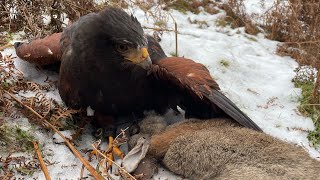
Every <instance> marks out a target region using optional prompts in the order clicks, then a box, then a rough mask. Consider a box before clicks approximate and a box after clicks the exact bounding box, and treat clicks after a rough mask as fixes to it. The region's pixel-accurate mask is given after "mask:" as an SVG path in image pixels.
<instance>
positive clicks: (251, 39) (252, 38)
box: [244, 35, 258, 42]
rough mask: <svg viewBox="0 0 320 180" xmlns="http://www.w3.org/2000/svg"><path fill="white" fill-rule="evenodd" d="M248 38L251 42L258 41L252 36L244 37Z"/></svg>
mask: <svg viewBox="0 0 320 180" xmlns="http://www.w3.org/2000/svg"><path fill="white" fill-rule="evenodd" d="M244 36H245V37H246V38H248V39H249V40H250V41H254V42H257V41H258V40H257V39H256V38H254V37H250V36H247V35H244Z"/></svg>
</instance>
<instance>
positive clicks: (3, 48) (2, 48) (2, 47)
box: [0, 43, 13, 51]
mask: <svg viewBox="0 0 320 180" xmlns="http://www.w3.org/2000/svg"><path fill="white" fill-rule="evenodd" d="M12 46H13V45H12V44H11V43H9V44H6V45H4V46H1V47H0V51H2V50H5V49H7V48H8V47H12Z"/></svg>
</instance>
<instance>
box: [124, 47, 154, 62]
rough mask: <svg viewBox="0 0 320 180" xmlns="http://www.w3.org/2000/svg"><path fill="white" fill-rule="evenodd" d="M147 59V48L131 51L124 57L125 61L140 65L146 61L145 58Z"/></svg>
mask: <svg viewBox="0 0 320 180" xmlns="http://www.w3.org/2000/svg"><path fill="white" fill-rule="evenodd" d="M148 57H149V53H148V49H147V48H145V47H144V48H141V49H140V50H138V51H136V50H134V51H132V52H131V53H129V54H128V55H127V57H126V59H128V60H129V61H131V62H133V63H136V64H138V63H141V62H143V61H145V60H147V58H148Z"/></svg>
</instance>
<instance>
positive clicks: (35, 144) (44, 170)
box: [32, 141, 51, 180]
mask: <svg viewBox="0 0 320 180" xmlns="http://www.w3.org/2000/svg"><path fill="white" fill-rule="evenodd" d="M32 143H33V147H34V149H35V150H36V152H37V156H38V160H39V162H40V166H41V169H42V171H43V174H44V177H46V180H51V178H50V176H49V173H48V169H47V167H46V165H45V164H44V161H43V159H42V156H41V152H40V150H39V146H38V142H37V141H32Z"/></svg>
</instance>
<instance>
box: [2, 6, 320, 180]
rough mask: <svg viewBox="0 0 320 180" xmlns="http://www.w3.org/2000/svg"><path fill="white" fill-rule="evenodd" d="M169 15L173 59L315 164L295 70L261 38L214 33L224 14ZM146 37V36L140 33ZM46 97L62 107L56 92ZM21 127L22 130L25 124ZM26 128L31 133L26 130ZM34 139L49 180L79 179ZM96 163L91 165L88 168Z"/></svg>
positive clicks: (55, 151)
mask: <svg viewBox="0 0 320 180" xmlns="http://www.w3.org/2000/svg"><path fill="white" fill-rule="evenodd" d="M246 2H247V3H246V7H247V9H248V11H250V12H252V13H261V12H263V9H260V10H259V9H258V8H257V7H258V6H259V4H258V3H259V0H247V1H246ZM269 6H270V4H269V3H267V4H265V8H264V9H267V7H269ZM129 11H130V12H133V13H134V15H135V16H136V17H137V18H138V20H139V21H140V22H141V24H142V25H145V26H148V27H152V24H153V22H152V21H153V20H152V19H150V17H149V18H148V19H146V18H145V13H144V12H143V11H142V10H140V9H138V8H133V9H130V10H129ZM169 13H171V15H172V17H174V19H175V21H176V22H177V23H178V31H179V34H178V43H179V49H178V52H179V56H184V57H186V58H190V59H193V60H195V61H197V62H199V63H203V64H204V65H205V66H206V67H207V68H208V69H209V70H210V73H211V75H212V76H213V77H214V78H215V80H216V81H217V82H218V84H219V85H220V88H221V90H222V91H223V92H224V93H225V95H226V96H227V97H229V98H230V99H231V100H232V101H233V102H234V103H235V104H236V105H237V106H238V107H239V108H240V109H241V110H242V111H244V112H245V113H246V114H247V115H248V116H249V117H250V118H251V119H252V120H253V121H255V122H256V123H257V124H258V125H259V126H260V127H261V128H262V129H263V131H264V132H265V133H267V134H270V135H271V136H274V137H277V138H279V139H282V140H284V141H287V142H291V143H294V144H298V145H300V146H302V147H304V149H305V150H306V151H307V152H309V154H310V156H311V157H313V158H316V159H318V160H320V151H319V150H316V149H315V148H314V147H311V145H310V143H309V142H308V139H307V132H306V131H309V130H313V129H314V125H313V123H312V120H311V119H310V118H307V117H303V116H302V115H300V114H299V113H298V109H297V107H298V105H299V102H298V98H299V97H300V96H301V90H300V89H298V88H295V87H294V85H293V83H292V82H291V79H292V78H293V77H294V75H295V73H294V69H295V68H296V67H297V66H298V64H297V63H296V62H295V60H294V59H292V58H290V57H280V56H278V55H276V53H275V52H276V48H277V44H278V42H276V41H271V40H268V39H265V38H264V35H263V34H258V35H257V36H252V35H249V34H246V33H245V32H244V29H243V28H238V29H231V28H229V27H225V28H222V27H217V26H216V20H217V19H218V18H219V17H221V16H223V15H224V13H220V14H216V15H209V14H207V13H204V12H202V13H200V14H198V15H195V14H192V13H187V14H182V13H180V12H178V11H175V10H171V11H170V12H169ZM188 18H189V19H190V20H191V21H193V20H198V21H206V22H207V24H208V27H206V28H203V27H202V28H199V25H198V24H191V23H190V21H189V20H188ZM173 27H174V25H173V21H172V20H170V21H169V22H168V28H169V29H173ZM146 32H147V33H151V32H152V31H150V30H146ZM161 39H162V41H161V42H160V44H161V46H162V47H163V49H164V51H165V52H166V54H167V55H169V56H170V54H172V53H173V52H175V34H174V33H173V32H165V33H164V34H163V36H162V38H161ZM3 54H7V55H8V54H13V55H14V56H16V55H15V52H14V49H13V48H11V49H7V50H5V51H4V53H3ZM221 62H227V63H221ZM15 65H16V66H17V67H18V69H20V70H21V71H22V72H23V73H24V76H25V77H26V78H27V79H29V80H31V81H35V82H39V83H43V81H44V80H45V79H46V77H47V76H48V77H49V78H50V79H53V80H54V79H57V74H54V73H52V72H49V71H42V70H39V69H37V68H36V67H35V66H34V65H32V64H29V63H27V62H24V61H22V60H21V59H19V58H16V59H15ZM47 95H48V96H49V97H51V98H54V99H56V100H58V101H59V102H62V101H61V99H60V97H59V93H58V91H57V90H56V89H55V90H53V91H50V92H48V94H47ZM169 118H170V117H169ZM17 122H18V121H17ZM22 124H24V126H27V125H26V124H25V122H24V123H22ZM28 126H30V128H31V125H28ZM91 132H92V129H90V128H88V129H86V131H85V132H84V134H83V135H82V136H81V141H80V144H81V146H80V147H78V149H79V150H80V149H84V148H90V147H91V145H90V144H91V143H93V142H94V141H95V139H94V138H93V136H92V135H91ZM34 133H35V135H36V138H37V139H38V140H39V142H40V144H41V145H42V149H43V154H44V158H46V159H48V160H49V162H55V164H53V165H50V166H48V170H49V172H50V176H51V177H52V179H58V178H62V179H65V178H68V179H77V178H79V175H80V170H81V163H80V161H79V160H78V159H77V158H75V157H74V155H73V154H72V153H71V151H70V150H69V149H68V148H67V147H66V146H65V145H64V144H55V143H54V140H53V134H52V133H51V132H47V131H45V130H42V129H41V128H39V127H38V128H36V130H34ZM66 133H68V132H66ZM96 163H97V162H95V161H94V162H93V165H95V164H96ZM94 167H95V166H94ZM85 172H86V171H85ZM159 172H160V173H159V175H157V176H156V177H157V179H158V178H160V177H161V179H165V178H164V177H169V179H171V178H173V177H175V176H174V175H172V174H170V173H169V172H167V171H166V170H163V169H160V171H159ZM86 173H87V172H86ZM86 173H85V174H86ZM30 178H31V179H32V178H38V179H44V176H43V173H42V172H41V171H37V172H35V173H34V174H33V176H32V177H30Z"/></svg>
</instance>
